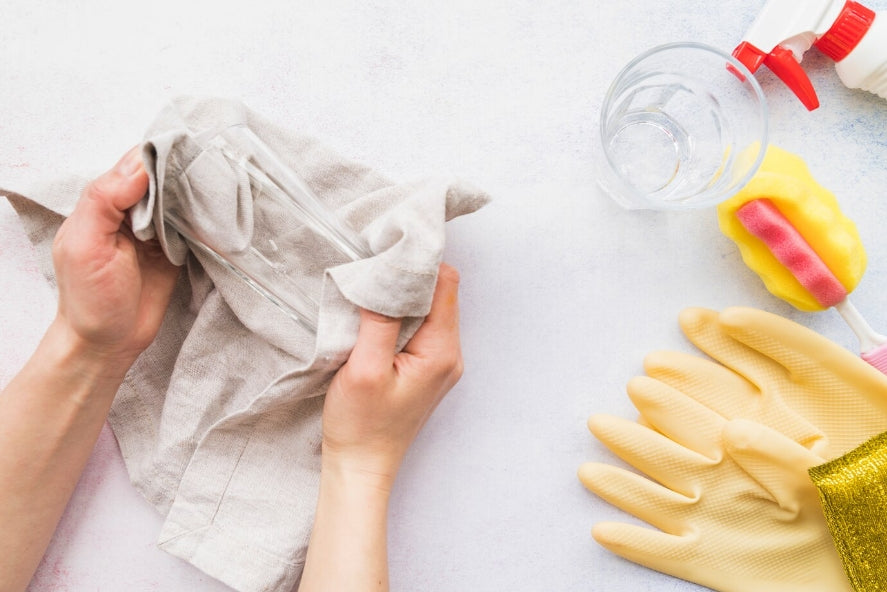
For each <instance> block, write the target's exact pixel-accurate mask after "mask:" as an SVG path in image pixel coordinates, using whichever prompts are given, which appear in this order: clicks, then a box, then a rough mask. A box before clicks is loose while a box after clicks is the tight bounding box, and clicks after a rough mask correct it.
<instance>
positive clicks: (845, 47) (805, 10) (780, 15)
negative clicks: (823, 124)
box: [733, 0, 887, 111]
mask: <svg viewBox="0 0 887 592" xmlns="http://www.w3.org/2000/svg"><path fill="white" fill-rule="evenodd" d="M812 46H815V47H816V48H817V49H818V50H819V51H821V52H822V53H824V54H825V55H827V56H829V57H830V58H832V59H833V60H834V61H835V69H836V70H837V72H838V76H839V77H840V78H841V82H843V83H844V85H845V86H847V87H849V88H861V89H863V90H867V91H869V92H872V93H875V94H876V95H879V96H881V97H883V98H885V99H887V14H881V15H880V16H878V15H877V13H875V12H874V11H873V10H870V9H868V8H866V7H865V6H863V5H862V4H859V3H857V2H852V1H846V2H845V0H767V2H766V4H765V5H764V9H763V10H762V11H761V13H760V14H759V15H758V17H757V19H755V21H754V23H753V24H752V26H751V29H749V31H748V33H746V35H745V37H744V38H743V40H742V43H740V44H739V45H738V46H737V47H736V49H735V50H734V51H733V56H734V57H735V58H736V59H738V60H739V61H740V62H742V63H743V64H745V66H746V67H747V68H748V69H749V70H750V71H751V72H755V71H756V70H757V69H758V68H759V67H760V66H761V64H764V65H765V66H767V67H768V68H769V69H770V70H771V71H772V72H773V73H774V74H776V76H778V77H779V78H780V79H781V80H782V81H783V82H785V84H786V85H788V87H789V88H790V89H791V90H792V91H793V92H794V93H795V95H797V97H798V98H799V99H800V100H801V102H802V103H803V104H804V106H805V107H807V109H809V110H811V111H812V110H813V109H816V108H817V107H819V99H818V98H817V97H816V91H815V90H814V89H813V84H812V83H811V82H810V79H809V78H808V77H807V74H806V73H805V72H804V69H803V68H801V65H800V62H801V59H802V58H803V56H804V52H806V51H807V50H808V49H810V48H811V47H812Z"/></svg>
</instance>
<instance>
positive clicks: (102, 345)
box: [52, 147, 178, 376]
mask: <svg viewBox="0 0 887 592" xmlns="http://www.w3.org/2000/svg"><path fill="white" fill-rule="evenodd" d="M147 190H148V175H147V173H146V172H145V169H144V167H143V165H142V160H141V156H140V153H139V147H135V148H133V149H131V150H130V151H129V152H128V153H127V154H126V155H125V156H123V158H121V159H120V161H119V162H118V163H117V164H116V165H115V166H114V168H112V169H111V170H110V171H108V172H106V173H104V174H103V175H101V176H100V177H98V178H96V179H95V180H94V181H93V182H92V183H90V184H89V186H88V187H87V188H86V189H85V190H84V191H83V195H82V196H81V197H80V200H79V201H78V202H77V205H76V207H75V208H74V211H73V213H72V214H71V215H70V216H69V217H68V218H67V220H65V222H64V223H63V224H62V226H61V228H60V229H59V231H58V233H57V235H56V237H55V242H54V243H53V250H52V255H53V263H54V265H55V270H56V276H57V279H58V288H59V307H58V314H57V316H56V319H55V322H54V323H53V326H52V329H53V330H58V331H59V332H60V333H61V334H62V335H63V336H64V338H65V339H66V340H67V341H71V342H72V343H73V345H74V346H75V347H76V348H77V350H78V351H81V352H83V353H84V354H85V355H89V356H92V357H95V358H96V360H97V361H98V362H100V363H101V364H103V365H106V366H108V371H109V372H111V373H115V374H120V375H121V376H122V374H121V372H125V371H126V370H127V369H128V368H129V365H130V364H131V363H132V362H133V361H135V359H136V357H137V356H138V355H139V354H140V353H141V352H142V350H144V349H145V348H146V347H148V345H149V344H150V343H151V341H152V340H153V339H154V337H155V335H156V334H157V331H158V329H159V327H160V323H161V321H162V320H163V316H164V314H165V312H166V308H167V305H168V303H169V299H170V296H171V294H172V291H173V287H174V285H175V282H176V277H177V275H178V268H177V267H176V266H174V265H173V264H172V263H170V262H169V260H168V259H167V258H166V256H165V255H164V254H163V251H162V250H161V248H160V245H159V243H157V241H151V242H142V241H139V240H137V239H136V238H135V237H134V236H133V235H132V231H131V230H130V229H129V226H128V225H127V224H126V215H127V214H126V210H127V209H128V208H130V207H132V206H133V205H135V203H136V202H138V201H139V200H140V199H141V198H142V197H143V196H144V195H145V192H146V191H147Z"/></svg>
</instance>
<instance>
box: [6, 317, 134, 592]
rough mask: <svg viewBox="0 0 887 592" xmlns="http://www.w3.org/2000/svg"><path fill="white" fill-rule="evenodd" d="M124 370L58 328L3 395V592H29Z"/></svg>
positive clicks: (52, 329) (50, 331)
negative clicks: (30, 581) (28, 589)
mask: <svg viewBox="0 0 887 592" xmlns="http://www.w3.org/2000/svg"><path fill="white" fill-rule="evenodd" d="M124 366H125V364H120V363H117V362H109V360H107V359H103V358H101V357H100V356H96V355H93V354H92V353H90V352H86V351H84V350H83V349H82V348H80V347H78V344H77V341H76V339H73V338H72V337H71V335H70V334H68V333H67V332H66V331H65V329H64V327H62V326H61V324H60V323H58V322H56V323H54V324H53V325H52V327H51V328H50V329H49V331H47V334H46V335H45V336H44V338H43V340H42V341H41V342H40V345H39V346H38V348H37V351H36V352H35V353H34V355H33V356H32V357H31V359H30V360H29V361H28V362H27V364H26V365H25V367H24V368H23V369H22V370H21V372H20V373H19V374H18V375H17V376H16V377H15V378H13V380H12V381H11V382H10V383H9V385H7V387H6V388H5V389H4V390H3V392H2V393H0V532H2V533H3V536H0V592H18V591H19V590H24V589H25V587H26V586H27V584H28V582H29V580H30V579H31V577H32V575H33V573H34V570H35V569H36V567H37V565H38V564H39V562H40V559H41V558H42V556H43V554H44V552H45V550H46V547H47V545H48V544H49V541H50V539H51V537H52V533H53V532H54V530H55V527H56V525H57V523H58V520H59V518H60V517H61V515H62V513H63V511H64V509H65V506H66V504H67V502H68V499H69V498H70V496H71V494H72V492H73V490H74V487H75V486H76V484H77V480H78V479H79V476H80V474H81V472H82V470H83V467H84V466H85V464H86V462H87V460H88V459H89V456H90V454H91V452H92V449H93V446H94V444H95V441H96V439H97V438H98V434H99V432H100V430H101V427H102V424H103V423H104V421H105V418H106V416H107V413H108V409H109V407H110V404H111V401H112V400H113V397H114V394H115V393H116V391H117V388H118V387H119V385H120V382H121V379H122V376H123V372H125V368H124Z"/></svg>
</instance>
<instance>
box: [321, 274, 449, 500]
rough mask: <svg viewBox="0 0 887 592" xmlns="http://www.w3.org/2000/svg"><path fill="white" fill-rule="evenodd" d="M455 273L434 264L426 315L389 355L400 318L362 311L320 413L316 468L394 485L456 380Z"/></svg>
mask: <svg viewBox="0 0 887 592" xmlns="http://www.w3.org/2000/svg"><path fill="white" fill-rule="evenodd" d="M458 287H459V274H458V272H457V271H456V270H455V269H454V268H452V267H450V266H449V265H446V264H443V265H441V266H440V271H439V274H438V280H437V287H436V288H435V292H434V297H433V300H432V304H431V311H430V312H429V314H428V316H427V317H426V319H425V322H424V323H423V324H422V326H421V327H420V328H419V330H418V331H417V332H416V334H415V335H414V336H413V337H412V339H410V341H409V342H408V343H407V344H406V346H405V347H404V348H403V350H402V351H401V352H399V353H395V347H396V342H397V337H398V333H399V331H400V326H401V321H400V319H393V318H389V317H385V316H382V315H380V314H377V313H374V312H369V311H366V310H361V317H360V329H359V333H358V337H357V343H356V344H355V346H354V350H353V351H352V353H351V356H350V357H349V359H348V361H347V362H346V363H345V365H344V366H342V368H341V369H340V370H339V372H338V373H337V374H336V376H335V377H334V378H333V381H332V384H331V385H330V388H329V391H328V392H327V395H326V401H325V402H324V408H323V459H324V460H323V462H324V463H330V462H335V463H337V464H338V466H339V467H341V468H345V469H347V470H356V471H359V472H361V473H370V474H374V475H377V476H380V477H382V478H383V482H385V483H387V484H388V485H390V484H391V483H393V481H394V478H395V476H396V474H397V470H398V468H399V466H400V463H401V460H402V459H403V456H404V454H405V453H406V451H407V449H408V448H409V446H410V444H411V443H412V442H413V439H414V438H415V437H416V435H417V434H418V433H419V430H420V429H421V428H422V426H423V425H424V424H425V422H426V420H427V419H428V417H429V416H430V415H431V413H432V411H434V409H435V407H437V404H438V403H439V402H440V401H441V399H443V397H444V395H445V394H446V393H447V392H448V391H449V390H450V389H451V388H452V387H453V385H455V384H456V382H457V381H458V380H459V378H460V377H461V376H462V368H463V366H462V352H461V347H460V343H459V310H458Z"/></svg>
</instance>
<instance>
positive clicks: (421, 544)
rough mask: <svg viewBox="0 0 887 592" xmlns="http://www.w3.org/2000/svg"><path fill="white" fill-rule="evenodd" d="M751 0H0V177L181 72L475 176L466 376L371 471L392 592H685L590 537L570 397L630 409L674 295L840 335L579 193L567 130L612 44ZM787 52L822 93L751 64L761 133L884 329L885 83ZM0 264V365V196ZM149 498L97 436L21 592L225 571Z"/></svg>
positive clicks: (28, 332)
mask: <svg viewBox="0 0 887 592" xmlns="http://www.w3.org/2000/svg"><path fill="white" fill-rule="evenodd" d="M760 3H761V2H759V1H758V0H756V1H755V2H745V1H742V0H725V1H723V2H718V3H711V2H701V1H699V0H685V1H683V2H676V1H673V0H663V1H661V2H657V3H650V2H648V1H646V0H623V1H621V2H612V3H601V2H589V1H587V0H581V1H580V0H553V1H550V2H537V1H534V0H479V1H468V0H456V1H454V2H446V3H443V2H438V3H430V2H395V1H391V0H379V1H373V2H358V1H356V0H323V1H320V0H310V1H306V2H299V3H294V2H287V1H285V0H273V1H271V0H254V1H252V2H247V3H241V4H239V5H237V6H236V7H233V6H232V5H231V4H230V3H218V2H212V1H209V0H198V1H184V2H183V1H181V0H177V1H172V0H156V1H154V2H151V3H132V2H126V1H119V0H118V1H110V0H107V1H100V0H82V1H79V2H69V3H65V2H59V1H56V0H6V2H4V3H3V21H4V25H3V27H2V28H0V64H2V91H0V114H2V116H0V186H3V187H6V188H13V189H14V188H16V187H22V186H24V185H25V184H26V183H27V182H29V181H30V180H33V179H40V178H48V177H51V176H53V175H56V174H59V173H61V172H78V173H84V174H91V173H94V172H99V171H101V170H103V169H104V168H106V167H108V166H110V165H111V164H112V163H113V162H114V161H115V160H116V159H117V158H118V156H119V155H120V154H122V153H123V152H124V151H125V149H126V148H128V147H129V146H131V145H132V144H134V143H136V142H137V141H138V140H139V139H140V137H141V134H142V132H143V130H144V129H145V127H146V125H147V124H148V122H150V121H151V119H152V118H153V116H154V115H155V113H156V112H157V110H158V109H159V108H160V106H161V105H162V104H163V102H164V101H165V100H166V99H167V98H168V97H169V96H171V95H173V94H177V93H194V94H215V95H224V96H230V97H235V98H240V99H242V100H244V101H245V102H247V103H248V104H249V105H250V106H251V107H253V108H254V109H256V110H259V111H262V112H264V113H266V114H267V115H269V116H271V117H274V118H276V119H278V120H279V121H281V122H285V123H288V124H289V125H291V126H293V127H296V128H299V129H301V130H303V131H306V132H308V133H312V134H314V135H316V136H318V137H320V138H321V139H323V140H324V141H325V142H326V143H328V144H329V145H331V146H332V147H334V148H336V149H337V150H339V151H340V152H342V153H343V154H346V155H348V156H350V157H352V158H355V159H358V160H361V161H363V162H365V163H367V164H370V165H372V166H374V167H376V168H378V169H379V170H381V171H383V172H384V173H386V174H388V175H389V176H390V177H392V178H395V179H398V180H408V179H412V178H416V177H422V176H425V175H430V174H439V173H444V174H455V175H458V176H461V177H463V178H465V179H468V180H471V181H473V182H475V183H476V184H478V185H480V186H481V187H484V188H485V189H486V190H488V191H489V192H490V193H492V194H493V196H494V198H495V202H494V203H493V204H492V205H491V206H489V207H488V208H486V209H484V210H482V211H481V212H479V213H477V214H475V215H472V216H470V217H467V218H464V219H459V220H457V221H455V222H453V223H452V225H451V226H450V229H449V235H448V236H449V246H448V252H447V259H448V260H449V261H450V262H452V263H453V264H455V265H456V266H457V267H458V268H459V269H460V270H461V272H462V277H463V284H462V306H463V313H462V318H463V342H464V350H465V357H466V363H467V371H466V374H465V377H464V378H463V380H462V381H461V382H460V383H459V385H458V386H457V387H456V388H455V389H454V390H453V392H452V393H451V394H450V395H449V396H448V398H447V399H446V400H445V401H444V403H443V404H442V406H441V407H440V408H439V410H438V412H437V413H436V415H435V416H434V417H433V419H432V420H431V422H430V423H429V425H428V426H427V428H426V429H425V431H424V432H423V433H422V434H421V436H420V438H419V440H418V441H417V442H416V444H415V446H414V448H413V450H412V451H411V454H410V456H409V458H408V460H407V462H406V465H405V467H404V469H403V472H402V474H401V477H400V479H399V481H398V484H397V489H396V493H395V496H394V499H393V502H392V510H391V533H390V555H391V578H392V584H393V588H394V589H396V590H429V591H441V592H443V591H456V590H459V591H461V590H479V591H480V590H482V591H500V590H513V591H534V592H535V591H538V590H558V591H560V590H632V591H638V592H641V591H644V590H650V591H653V590H655V591H657V592H665V591H669V590H694V589H698V587H695V586H693V585H691V584H687V583H685V582H682V581H680V580H677V579H674V578H670V577H668V576H665V575H662V574H658V573H655V572H652V571H649V570H646V569H644V568H640V567H638V566H635V565H633V564H631V563H628V562H626V561H623V560H621V559H619V558H618V557H615V556H613V555H611V554H609V553H608V552H606V551H605V550H603V549H602V548H600V547H598V546H597V545H596V543H594V541H593V540H592V539H591V537H590V534H589V531H590V528H591V526H592V524H593V523H595V522H597V521H599V520H602V519H621V518H625V517H624V516H623V515H622V514H620V512H619V511H618V510H615V509H614V508H612V507H610V506H608V505H607V504H605V503H603V502H601V501H600V500H598V499H597V498H595V497H594V496H592V495H591V494H589V493H588V492H586V491H585V490H584V489H583V488H582V487H581V485H580V484H579V482H578V480H577V479H576V476H575V473H576V469H577V467H578V466H579V464H580V463H581V462H583V461H585V460H591V459H599V460H600V459H604V460H612V457H611V456H610V455H609V454H608V453H607V452H606V451H605V450H604V449H603V448H602V447H601V446H600V445H598V444H597V443H596V442H594V441H593V439H592V438H591V437H590V435H589V434H588V432H587V431H586V428H585V420H586V417H587V416H588V415H589V414H591V413H593V412H610V413H615V414H619V415H624V416H632V417H633V413H632V409H631V407H630V404H629V402H628V400H627V397H626V396H625V393H624V384H625V382H626V381H627V380H628V378H629V377H631V376H632V375H633V374H636V373H638V372H640V370H641V360H642V357H643V355H644V354H645V353H646V352H649V351H651V350H654V349H660V348H681V349H684V348H687V347H688V346H687V344H686V342H685V341H684V339H683V338H682V337H681V335H680V333H679V331H678V329H677V326H676V315H677V313H678V311H679V310H680V309H681V308H683V307H685V306H689V305H702V306H709V307H715V308H718V307H723V306H727V305H731V304H744V305H752V306H758V307H761V308H765V309H768V310H772V311H775V312H777V313H780V314H784V315H787V316H789V317H791V318H793V319H796V320H798V321H800V322H803V323H805V324H807V325H808V326H811V327H813V328H815V329H817V330H819V331H821V332H823V333H825V334H826V335H828V336H829V337H831V338H833V339H835V340H837V341H839V342H840V343H842V344H845V345H846V346H847V347H849V348H854V347H855V341H854V338H853V336H852V334H851V333H850V332H849V330H848V329H847V328H846V327H845V326H844V325H843V324H842V322H841V321H840V319H839V317H837V315H836V314H834V313H832V312H826V313H820V314H802V313H798V312H796V311H794V310H792V309H791V308H790V307H788V305H785V304H783V303H782V302H780V301H777V300H776V299H775V298H773V297H772V296H770V295H769V294H768V293H767V292H766V291H765V290H764V289H763V288H762V286H761V285H760V282H759V281H758V280H757V278H756V277H755V276H754V275H753V274H752V272H750V271H749V270H747V269H746V268H745V267H744V266H743V264H742V262H741V260H740V259H739V257H738V254H737V252H736V250H735V248H734V246H733V245H732V243H730V242H729V241H728V240H727V239H726V238H724V237H723V236H722V235H720V233H719V231H718V229H717V224H716V221H715V216H714V212H713V210H710V209H709V210H699V211H694V212H689V213H668V214H664V213H652V212H627V211H623V210H621V209H619V208H618V207H617V206H615V205H614V204H612V203H611V202H610V201H609V200H608V198H606V197H604V196H602V195H600V194H599V192H598V190H597V189H596V186H595V182H594V174H593V170H592V161H591V160H592V146H593V142H594V141H595V129H596V125H597V112H598V107H599V105H600V101H601V97H602V96H603V93H604V91H605V89H606V86H607V85H608V83H609V81H610V79H611V78H612V77H613V75H614V74H615V73H616V72H617V70H618V69H619V68H620V67H621V66H622V65H623V64H624V63H625V62H626V61H628V60H629V59H630V58H631V57H633V56H634V55H636V54H637V53H639V52H641V51H642V50H645V49H647V48H649V47H652V46H653V45H658V44H660V43H664V42H670V41H680V40H696V41H702V42H706V43H709V44H712V45H715V46H718V47H721V48H723V49H725V50H729V49H731V48H732V47H733V46H734V45H735V44H736V43H737V42H738V41H739V39H740V38H741V36H742V33H743V31H744V30H745V29H746V28H747V27H748V26H749V25H750V24H751V21H752V19H753V17H754V14H755V12H756V10H757V9H758V5H759V4H760ZM870 5H871V6H872V7H874V8H879V9H883V8H885V7H887V2H884V1H883V0H880V1H878V2H871V3H870ZM223 6H224V8H223ZM804 65H805V67H806V68H807V70H808V72H809V74H810V77H811V79H812V80H813V82H814V84H815V85H816V87H817V89H818V91H819V93H820V98H821V101H822V107H821V108H820V109H819V110H818V111H816V112H814V113H807V112H806V111H805V110H804V109H803V108H802V107H801V106H800V104H799V103H798V102H797V101H796V100H795V99H794V98H793V97H791V96H790V95H789V93H788V91H787V90H786V89H785V88H784V87H783V86H782V85H781V84H780V83H779V82H778V81H776V80H775V79H774V78H773V77H772V75H770V74H769V73H767V72H763V73H762V74H761V75H760V77H759V79H760V80H761V82H762V84H763V86H764V88H765V90H766V92H767V94H768V96H769V98H770V106H771V110H772V130H773V136H772V139H773V142H774V143H776V144H778V145H780V146H782V147H783V148H786V149H788V150H791V151H793V152H796V153H798V154H800V155H802V156H803V157H804V158H805V159H806V160H807V161H808V163H809V165H810V167H811V169H812V170H813V172H814V175H815V176H816V177H817V179H818V180H820V181H821V182H822V183H823V184H824V185H826V186H827V187H829V188H830V189H832V190H833V191H834V192H835V193H836V194H837V195H838V198H839V200H840V202H841V204H842V207H843V209H844V211H845V213H847V214H848V215H849V216H850V217H851V218H853V219H854V220H855V221H856V222H857V224H858V227H859V230H860V233H861V235H862V238H863V241H864V243H865V245H866V247H867V250H868V253H869V257H870V260H869V268H868V271H867V272H866V276H865V278H864V279H863V281H862V283H861V284H860V286H859V287H858V288H857V290H856V292H855V296H854V302H855V303H856V305H857V307H858V308H859V309H860V310H861V311H863V312H864V313H865V314H866V315H867V317H868V318H869V320H870V322H871V323H872V324H873V325H874V326H875V327H879V328H881V329H882V330H887V307H885V306H884V302H885V300H887V299H885V297H884V293H885V291H887V238H885V236H884V233H883V220H884V219H885V217H887V199H885V196H884V193H885V188H887V170H885V166H884V164H883V163H884V161H885V155H887V131H885V130H887V126H885V123H887V111H885V107H887V104H885V103H884V102H883V101H882V100H880V99H878V98H876V97H873V96H871V95H867V94H866V93H862V92H858V91H856V92H854V91H850V90H847V89H845V88H844V87H843V86H842V85H841V84H840V82H839V81H838V79H837V77H836V76H835V74H834V69H833V67H832V65H831V64H830V63H829V62H828V60H826V59H825V58H823V57H822V56H820V55H818V54H816V53H815V52H811V53H810V54H809V55H808V57H807V58H806V59H805V61H804ZM0 281H2V288H0V327H2V333H0V335H2V337H3V339H2V340H0V348H2V350H0V384H5V383H6V382H7V381H8V380H9V379H10V378H11V376H12V375H13V374H14V373H15V372H16V370H17V369H18V368H19V367H20V366H21V364H22V363H23V362H24V360H25V359H26V357H27V356H28V354H29V353H30V351H31V350H32V349H33V347H34V346H35V345H36V342H37V340H38V339H39V337H40V335H41V334H42V331H43V329H44V328H45V326H46V325H47V323H48V322H49V320H50V319H51V317H52V314H53V311H54V295H53V294H52V293H51V291H50V290H49V288H48V287H46V286H45V285H44V283H43V281H42V279H41V277H40V276H39V275H38V272H37V268H36V264H35V256H34V253H33V251H32V249H31V248H30V245H29V243H28V241H27V239H26V237H25V236H24V235H23V233H22V231H21V229H20V228H19V225H18V221H17V220H16V218H15V215H14V214H13V213H12V211H11V209H10V208H9V207H8V205H7V204H6V203H5V202H3V203H0ZM160 520H161V518H160V516H158V515H156V513H155V512H154V511H153V509H152V508H150V507H149V506H148V504H147V503H146V502H144V501H143V500H142V499H141V498H140V497H139V496H138V495H137V494H136V493H135V492H134V491H133V490H132V489H131V487H130V485H129V483H128V480H127V477H126V473H125V471H124V468H123V464H122V460H121V459H120V455H119V451H118V450H117V448H116V444H115V442H114V439H113V436H111V434H110V433H109V432H108V431H107V430H106V431H105V432H104V433H103V436H102V439H101V440H100V441H99V444H98V446H97V448H96V451H95V454H94V455H93V458H92V460H91V461H90V465H89V467H88V469H87V472H86V474H85V475H84V477H83V479H82V481H81V483H80V485H79V487H78V490H77V493H76V494H75V497H74V499H73V500H72V502H71V505H70V506H69V509H68V511H67V513H66V515H65V518H64V520H63V522H62V524H61V526H60V528H59V530H58V532H57V535H56V537H55V539H54V541H53V543H52V546H51V548H50V550H49V552H48V554H47V557H46V559H45V561H44V562H43V564H42V565H41V567H40V570H39V573H38V575H37V577H36V579H35V581H34V583H33V584H32V586H31V592H47V591H50V590H52V591H56V590H57V591H68V590H70V591H78V592H79V591H85V590H97V591H117V590H137V591H142V590H144V591H161V590H194V591H221V590H225V589H226V588H225V587H224V586H222V585H221V584H219V583H218V582H215V581H213V580H212V579H211V578H209V577H207V576H205V575H204V574H202V573H200V572H199V571H197V570H195V569H194V568H192V567H190V566H189V565H187V564H185V563H183V562H182V561H180V560H178V559H176V558H173V557H170V556H167V555H165V554H164V553H162V552H161V551H159V550H157V549H156V548H155V546H154V541H155V539H156V535H157V533H158V529H159V525H160ZM0 536H11V533H3V534H2V535H0Z"/></svg>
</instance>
